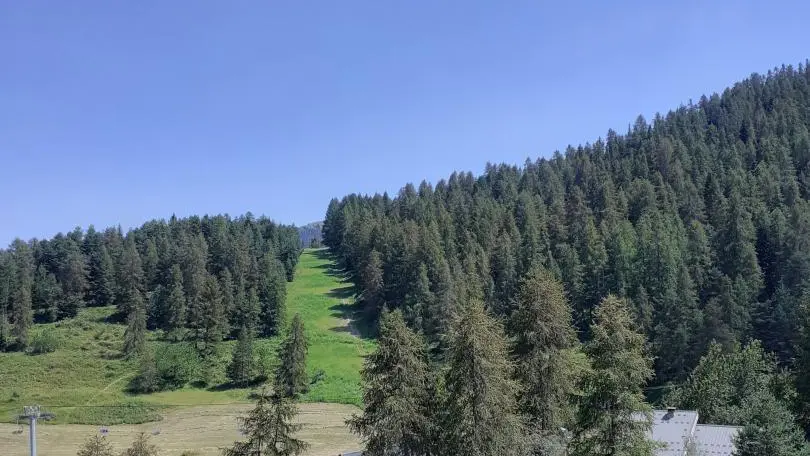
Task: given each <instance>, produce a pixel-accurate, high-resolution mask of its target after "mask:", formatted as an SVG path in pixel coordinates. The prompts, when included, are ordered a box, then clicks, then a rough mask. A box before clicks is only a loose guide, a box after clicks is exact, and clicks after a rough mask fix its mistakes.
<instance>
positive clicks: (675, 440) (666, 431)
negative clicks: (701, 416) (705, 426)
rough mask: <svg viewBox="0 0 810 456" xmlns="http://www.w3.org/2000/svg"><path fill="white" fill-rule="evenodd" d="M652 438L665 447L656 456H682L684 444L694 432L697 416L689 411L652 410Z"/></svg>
mask: <svg viewBox="0 0 810 456" xmlns="http://www.w3.org/2000/svg"><path fill="white" fill-rule="evenodd" d="M652 417H653V421H652V438H653V440H655V441H658V442H661V443H663V444H664V445H665V446H664V447H663V448H660V449H658V450H657V451H656V452H655V454H656V456H683V455H684V453H685V447H686V442H687V440H688V439H689V437H690V436H692V435H693V434H694V432H695V426H697V421H698V414H697V412H695V411H691V410H675V411H673V412H669V411H667V410H653V413H652Z"/></svg>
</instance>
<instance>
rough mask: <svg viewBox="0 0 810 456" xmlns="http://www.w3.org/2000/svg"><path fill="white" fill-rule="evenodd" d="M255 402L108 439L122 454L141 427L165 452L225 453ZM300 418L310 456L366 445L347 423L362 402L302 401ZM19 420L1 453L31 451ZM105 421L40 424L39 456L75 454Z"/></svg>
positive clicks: (7, 428) (1, 432) (132, 428)
mask: <svg viewBox="0 0 810 456" xmlns="http://www.w3.org/2000/svg"><path fill="white" fill-rule="evenodd" d="M249 407H250V405H249V404H244V405H241V404H239V405H221V406H196V407H187V408H182V409H179V410H175V411H172V412H169V413H168V414H167V415H166V416H165V417H164V419H163V421H159V422H155V423H146V424H142V425H120V426H110V427H109V428H108V430H109V432H108V437H107V438H108V439H109V440H110V442H112V444H113V446H114V447H115V450H116V453H117V452H120V451H122V450H123V449H124V448H126V446H127V445H128V444H129V443H130V442H131V441H132V439H133V437H134V436H135V435H136V434H137V433H139V432H147V433H150V434H153V437H152V441H153V443H155V444H156V445H158V447H159V448H160V450H161V452H160V454H161V456H180V455H181V454H183V452H189V453H188V454H189V455H191V454H194V455H197V456H214V455H219V454H220V448H222V447H225V446H228V445H229V444H231V443H233V441H234V440H238V439H240V438H241V435H240V433H239V430H238V429H237V423H236V417H237V416H239V415H240V414H241V413H242V412H244V411H245V410H247V409H248V408H249ZM299 408H300V411H301V413H300V414H299V416H298V419H299V422H301V423H302V424H303V425H304V428H303V430H302V431H301V433H300V435H299V437H300V438H301V439H303V440H305V441H307V442H309V443H310V445H311V447H310V450H309V451H308V452H307V453H306V454H307V455H308V456H335V455H338V454H340V453H341V452H343V451H348V450H354V449H357V448H360V442H359V441H358V440H357V438H356V437H355V436H354V435H352V434H351V433H350V432H349V430H348V429H347V428H346V426H345V424H344V422H345V420H346V418H348V417H349V416H350V415H351V414H352V413H355V412H357V411H358V409H357V408H356V407H353V406H349V405H340V404H323V403H310V404H300V405H299ZM18 429H19V428H18V426H16V425H13V424H0V453H1V454H2V455H3V456H25V455H27V454H28V427H27V426H24V428H23V432H22V433H15V431H17V430H18ZM99 429H100V427H99V426H85V425H75V424H63V425H54V426H49V425H40V426H39V427H38V432H37V437H38V443H39V445H38V449H39V456H74V455H75V454H76V451H77V449H78V447H79V446H80V445H81V443H82V442H83V441H84V439H86V438H87V437H88V436H91V435H93V434H95V433H97V432H99Z"/></svg>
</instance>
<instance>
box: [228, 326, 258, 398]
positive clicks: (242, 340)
mask: <svg viewBox="0 0 810 456" xmlns="http://www.w3.org/2000/svg"><path fill="white" fill-rule="evenodd" d="M255 364H256V363H255V360H254V356H253V334H252V331H251V330H250V329H249V328H245V327H243V328H241V329H240V330H239V337H238V338H237V340H236V345H235V346H234V348H233V353H232V355H231V362H230V364H228V369H227V376H228V380H230V381H231V383H232V384H233V385H236V386H245V385H248V384H249V383H250V382H251V381H252V380H253V377H254V373H255V367H256V366H255Z"/></svg>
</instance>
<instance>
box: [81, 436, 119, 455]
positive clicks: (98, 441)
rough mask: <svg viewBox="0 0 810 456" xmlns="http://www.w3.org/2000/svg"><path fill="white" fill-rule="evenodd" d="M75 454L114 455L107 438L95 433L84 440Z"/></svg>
mask: <svg viewBox="0 0 810 456" xmlns="http://www.w3.org/2000/svg"><path fill="white" fill-rule="evenodd" d="M76 456H116V454H115V451H113V447H112V444H110V442H108V441H107V438H106V437H103V436H101V435H98V434H96V435H94V436H92V437H88V438H87V440H85V441H84V443H83V444H82V447H81V448H79V452H78V453H76Z"/></svg>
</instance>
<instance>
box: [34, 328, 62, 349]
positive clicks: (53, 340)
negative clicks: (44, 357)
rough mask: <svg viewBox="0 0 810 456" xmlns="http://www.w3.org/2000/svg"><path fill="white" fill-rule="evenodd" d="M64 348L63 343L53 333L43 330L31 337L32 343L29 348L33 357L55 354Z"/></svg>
mask: <svg viewBox="0 0 810 456" xmlns="http://www.w3.org/2000/svg"><path fill="white" fill-rule="evenodd" d="M61 346H62V341H61V340H60V339H59V337H57V336H56V334H54V333H53V331H49V330H47V329H43V330H42V331H38V332H36V333H34V335H33V336H32V337H31V342H30V344H29V346H28V353H29V354H31V355H39V354H42V353H51V352H55V351H56V350H57V349H59V347H61Z"/></svg>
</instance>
